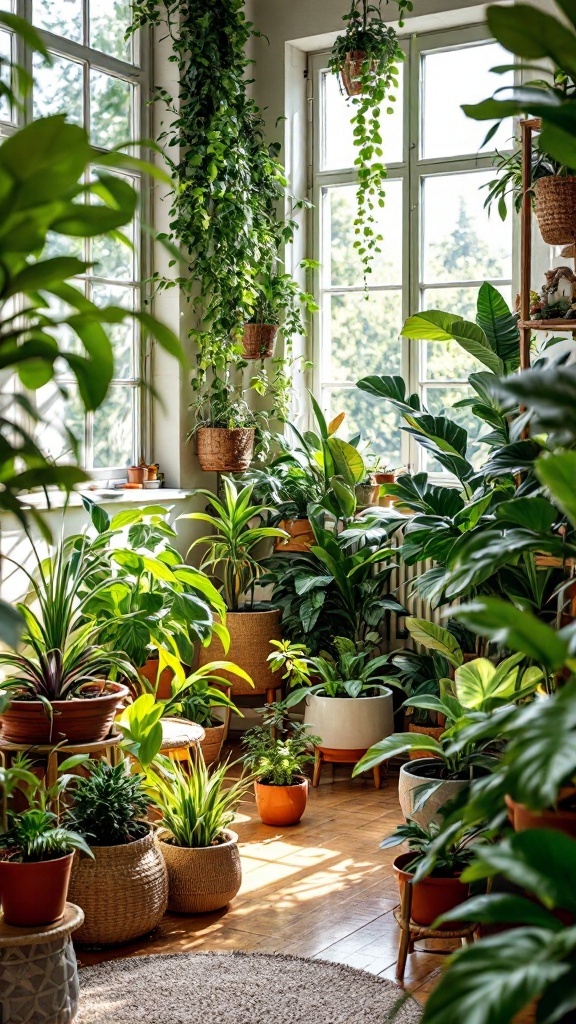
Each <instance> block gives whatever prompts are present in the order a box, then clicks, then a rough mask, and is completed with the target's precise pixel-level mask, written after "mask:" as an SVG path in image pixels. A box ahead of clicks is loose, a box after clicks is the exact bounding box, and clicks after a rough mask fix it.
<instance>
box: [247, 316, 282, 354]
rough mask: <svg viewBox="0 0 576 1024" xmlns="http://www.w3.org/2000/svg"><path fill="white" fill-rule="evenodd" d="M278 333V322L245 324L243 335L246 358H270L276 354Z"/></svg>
mask: <svg viewBox="0 0 576 1024" xmlns="http://www.w3.org/2000/svg"><path fill="white" fill-rule="evenodd" d="M277 334H278V325H277V324H260V323H249V324H244V334H243V337H242V347H243V352H242V354H243V356H244V358H245V359H270V357H271V356H272V355H273V354H274V342H275V341H276V335H277Z"/></svg>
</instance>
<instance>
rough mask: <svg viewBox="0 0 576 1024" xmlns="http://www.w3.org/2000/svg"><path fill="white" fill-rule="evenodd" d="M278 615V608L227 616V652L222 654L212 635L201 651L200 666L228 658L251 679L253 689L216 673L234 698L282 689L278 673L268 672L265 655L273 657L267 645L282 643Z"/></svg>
mask: <svg viewBox="0 0 576 1024" xmlns="http://www.w3.org/2000/svg"><path fill="white" fill-rule="evenodd" d="M281 614H282V613H281V611H280V609H279V608H272V609H270V611H252V612H251V611H246V612H228V613H227V614H226V628H227V630H228V632H229V633H230V647H229V650H228V652H225V651H224V648H223V647H222V644H221V642H220V640H219V638H218V637H217V636H215V635H213V636H212V639H211V640H210V643H209V645H208V647H201V648H200V652H199V664H200V665H201V666H202V665H207V664H208V662H210V661H222V660H223V659H225V658H227V659H228V661H231V662H233V663H234V664H235V665H238V666H239V667H240V668H243V669H244V671H245V672H247V673H248V675H249V676H250V678H251V679H252V681H253V683H254V686H253V687H252V686H249V685H248V683H246V682H244V680H243V679H239V678H238V676H234V675H232V674H231V673H228V672H219V673H218V674H219V675H221V676H223V677H224V678H225V679H227V680H229V682H230V683H231V684H232V693H233V695H234V696H239V695H241V694H252V693H254V694H256V693H266V691H267V690H271V689H278V688H279V687H280V686H281V685H282V680H281V679H280V675H279V674H278V673H274V672H272V671H271V669H270V664H269V662H268V655H269V654H272V650H273V648H272V647H271V646H270V641H271V640H281V639H282V630H281V627H280V619H281Z"/></svg>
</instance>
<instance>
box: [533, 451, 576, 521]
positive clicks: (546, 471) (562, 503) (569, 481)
mask: <svg viewBox="0 0 576 1024" xmlns="http://www.w3.org/2000/svg"><path fill="white" fill-rule="evenodd" d="M534 469H535V471H536V476H537V477H538V479H539V481H540V483H541V484H544V486H545V487H547V488H548V491H549V493H550V497H551V498H552V500H553V501H554V502H555V504H556V505H557V506H558V508H560V509H561V511H562V512H564V514H565V515H567V516H568V518H569V520H570V522H571V523H572V525H573V526H576V452H573V451H568V452H558V454H557V455H553V454H549V455H546V456H544V457H543V458H540V459H538V461H537V462H536V464H535V467H534Z"/></svg>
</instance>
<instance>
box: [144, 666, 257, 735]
mask: <svg viewBox="0 0 576 1024" xmlns="http://www.w3.org/2000/svg"><path fill="white" fill-rule="evenodd" d="M221 672H228V673H229V674H231V675H235V676H238V678H240V679H243V680H244V682H247V683H251V682H252V680H251V679H250V676H249V675H247V673H246V672H244V670H243V669H241V668H239V666H238V665H234V663H233V662H231V661H211V662H209V663H208V664H207V665H200V667H199V668H197V669H195V671H194V672H191V673H190V675H188V676H187V677H186V678H185V679H182V680H175V681H174V682H173V683H172V693H171V696H170V697H168V698H166V699H164V700H162V701H161V703H162V704H163V705H164V711H163V714H164V715H179V716H181V717H182V718H188V719H190V721H192V722H196V723H197V724H198V725H205V726H212V725H215V724H218V723H216V722H215V721H214V720H213V717H212V709H213V708H228V710H229V711H231V712H232V713H233V714H235V715H240V717H241V718H242V717H243V715H242V712H241V711H240V709H239V708H237V707H236V705H235V704H234V702H233V701H232V700H231V699H230V696H229V694H228V693H226V692H225V690H224V689H221V687H226V688H229V687H230V685H231V684H230V680H229V679H228V678H226V676H223V675H220V673H221ZM214 684H215V685H214ZM148 685H150V684H148ZM143 686H145V687H146V682H145V681H144V680H143ZM153 689H155V688H153ZM157 699H158V698H157Z"/></svg>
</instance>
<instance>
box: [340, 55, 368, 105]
mask: <svg viewBox="0 0 576 1024" xmlns="http://www.w3.org/2000/svg"><path fill="white" fill-rule="evenodd" d="M365 60H366V53H365V51H364V50H352V51H350V52H349V53H347V54H346V60H345V61H344V64H343V65H342V67H341V68H340V79H341V81H342V85H343V87H344V89H345V91H346V92H347V94H348V96H361V95H362V82H361V80H360V76H361V74H362V65H363V63H364V61H365ZM375 66H376V62H375V61H372V62H371V67H372V68H373V69H374V68H375Z"/></svg>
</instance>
